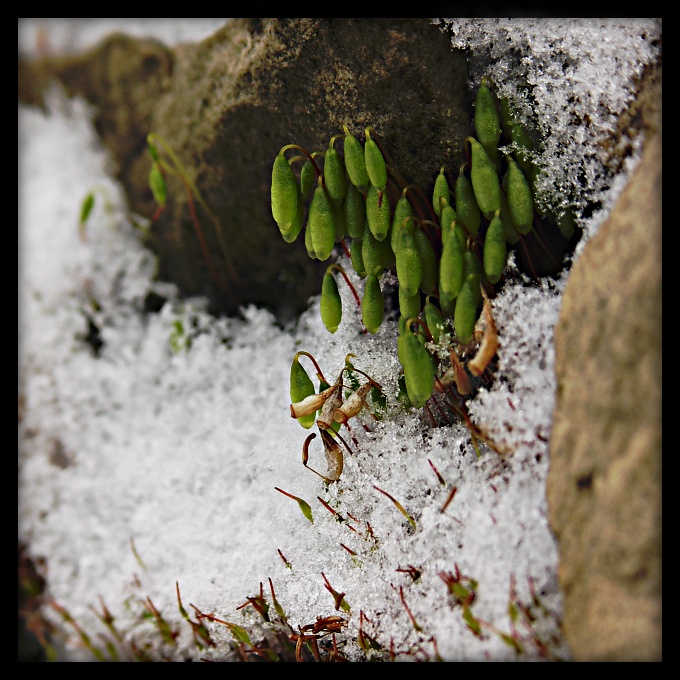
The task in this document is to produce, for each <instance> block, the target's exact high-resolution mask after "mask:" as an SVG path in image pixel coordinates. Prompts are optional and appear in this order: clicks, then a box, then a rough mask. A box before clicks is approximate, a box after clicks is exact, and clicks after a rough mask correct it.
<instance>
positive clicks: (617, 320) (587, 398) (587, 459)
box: [547, 75, 661, 661]
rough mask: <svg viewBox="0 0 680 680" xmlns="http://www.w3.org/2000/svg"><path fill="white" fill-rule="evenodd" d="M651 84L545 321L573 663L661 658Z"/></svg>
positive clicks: (554, 498)
mask: <svg viewBox="0 0 680 680" xmlns="http://www.w3.org/2000/svg"><path fill="white" fill-rule="evenodd" d="M660 82H661V81H660V75H659V77H658V82H656V81H652V82H651V84H650V85H649V86H648V87H647V89H646V90H645V91H644V92H643V95H642V96H641V97H640V98H639V101H643V102H644V101H646V105H645V113H644V114H643V125H642V127H643V128H644V130H645V132H646V139H645V145H644V150H643V155H642V159H641V160H640V162H639V165H638V167H637V168H636V169H635V171H634V174H633V175H632V177H631V179H630V181H629V183H628V185H627V186H626V188H625V189H624V191H623V192H622V194H621V195H620V197H619V199H618V201H617V204H616V206H615V208H614V210H613V211H612V212H611V214H610V216H609V218H608V219H607V220H606V222H605V223H604V224H603V225H602V226H601V227H600V229H599V231H598V232H597V234H596V235H595V236H594V237H593V238H592V239H591V240H590V241H589V242H588V243H587V244H586V246H585V248H584V250H583V253H582V255H581V256H580V258H579V259H578V260H577V261H576V263H575V265H574V267H573V270H572V271H571V273H570V276H569V280H568V282H567V286H566V290H565V294H564V299H563V303H562V309H561V312H560V318H559V321H558V324H557V326H556V330H555V352H556V373H557V383H558V388H557V399H556V408H555V416H554V423H553V432H552V439H551V469H550V473H549V478H548V490H547V491H548V505H549V517H550V522H551V525H552V527H553V529H554V531H555V533H556V535H557V538H558V540H559V547H560V569H559V579H560V584H561V586H562V589H563V593H564V608H565V609H564V634H565V637H566V638H567V640H568V642H569V644H570V646H571V648H572V652H573V656H574V659H575V660H577V661H656V660H660V659H661V122H660V120H661V119H660V110H661V109H660V101H661V99H660V93H661V88H660ZM650 93H651V94H650Z"/></svg>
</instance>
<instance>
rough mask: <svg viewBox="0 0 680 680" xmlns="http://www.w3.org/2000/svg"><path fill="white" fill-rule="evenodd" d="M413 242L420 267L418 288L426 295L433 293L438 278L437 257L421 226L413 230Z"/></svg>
mask: <svg viewBox="0 0 680 680" xmlns="http://www.w3.org/2000/svg"><path fill="white" fill-rule="evenodd" d="M414 242H415V246H416V250H417V251H418V255H419V256H420V264H421V269H422V277H421V280H420V290H422V291H423V293H425V294H426V295H427V294H428V293H434V291H435V290H436V288H437V280H438V278H439V258H438V257H437V253H435V251H434V248H433V247H432V244H431V243H430V239H429V238H428V237H427V234H426V233H425V232H424V231H423V229H422V228H418V229H416V230H415V235H414Z"/></svg>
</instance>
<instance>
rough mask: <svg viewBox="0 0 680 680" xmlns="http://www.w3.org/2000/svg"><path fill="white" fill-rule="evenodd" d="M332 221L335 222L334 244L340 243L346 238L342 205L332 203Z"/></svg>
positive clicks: (345, 221)
mask: <svg viewBox="0 0 680 680" xmlns="http://www.w3.org/2000/svg"><path fill="white" fill-rule="evenodd" d="M331 208H332V209H333V221H334V222H335V242H336V243H340V241H342V240H343V239H344V238H345V236H347V220H346V219H345V208H344V206H343V205H342V204H337V203H333V202H332V201H331Z"/></svg>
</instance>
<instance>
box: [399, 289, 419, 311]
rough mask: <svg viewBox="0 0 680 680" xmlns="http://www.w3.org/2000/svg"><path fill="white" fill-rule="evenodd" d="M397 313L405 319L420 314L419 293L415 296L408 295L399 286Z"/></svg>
mask: <svg viewBox="0 0 680 680" xmlns="http://www.w3.org/2000/svg"><path fill="white" fill-rule="evenodd" d="M399 313H400V314H401V315H402V317H404V318H405V319H410V318H411V317H412V316H418V315H419V314H420V291H418V292H416V293H415V295H409V294H408V293H407V292H406V290H405V289H404V288H402V287H401V286H399Z"/></svg>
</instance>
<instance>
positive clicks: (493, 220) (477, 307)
mask: <svg viewBox="0 0 680 680" xmlns="http://www.w3.org/2000/svg"><path fill="white" fill-rule="evenodd" d="M343 129H344V134H337V135H335V136H333V137H332V138H331V140H330V143H329V145H328V149H327V150H326V151H325V153H324V152H315V153H313V154H310V153H309V152H308V151H307V150H305V149H303V148H302V147H300V146H298V145H296V144H289V145H287V146H284V147H283V148H282V149H281V150H280V151H279V153H278V155H277V157H276V159H275V161H274V167H273V171H272V185H271V202H272V214H273V217H274V220H275V221H276V223H277V225H278V227H279V230H280V232H281V235H282V237H283V238H284V240H285V241H286V242H288V243H292V242H293V241H295V240H296V239H297V238H298V236H299V234H300V233H301V232H302V231H303V228H304V239H305V245H306V248H307V252H308V254H309V256H310V257H311V258H313V259H319V260H322V261H325V260H327V259H328V258H329V257H330V256H331V254H332V253H333V251H334V249H335V247H336V245H338V244H341V245H342V247H343V248H344V250H345V252H348V253H349V255H350V259H351V264H352V267H353V268H354V270H355V271H356V273H357V274H358V275H359V276H360V277H361V278H363V279H365V285H364V292H363V299H362V301H361V308H362V320H363V323H364V326H365V327H366V330H367V331H368V332H369V333H376V332H377V331H378V329H379V328H380V326H381V324H382V322H383V319H384V313H385V302H384V298H383V290H382V288H381V279H382V276H383V274H384V273H385V272H386V271H387V270H390V271H392V272H394V273H395V274H396V276H397V280H398V295H399V311H400V320H399V344H398V352H399V359H400V361H401V363H402V366H403V368H404V381H405V385H406V390H407V393H408V397H409V400H410V402H411V404H412V405H413V406H416V407H420V406H422V405H424V404H425V403H426V402H427V400H428V399H429V398H430V396H431V395H432V392H433V388H434V381H435V376H436V374H437V370H438V368H439V367H438V363H437V362H438V360H437V359H436V357H435V356H434V355H433V354H431V353H430V352H429V351H428V350H427V348H426V346H425V341H426V340H432V341H434V342H435V343H437V342H438V341H439V337H440V333H441V330H442V329H443V328H445V327H448V326H450V325H451V324H452V327H453V332H454V336H455V339H456V341H457V343H458V344H460V345H463V346H466V345H468V344H469V343H470V342H471V340H472V338H473V334H474V329H475V324H476V322H477V319H478V318H479V315H480V312H481V309H482V304H483V292H482V291H485V292H486V293H487V294H488V296H489V297H493V295H494V286H495V285H496V284H498V283H499V282H500V281H501V279H502V276H503V273H504V270H505V268H506V263H507V255H508V250H509V248H511V247H512V246H514V245H515V244H517V243H518V242H520V241H521V239H522V238H523V237H524V236H526V235H528V234H529V233H530V232H531V231H532V230H533V228H534V223H535V219H536V217H537V215H536V210H535V203H534V195H535V189H534V184H535V178H536V175H537V172H538V168H537V166H536V165H535V164H534V162H533V160H532V151H533V142H532V139H531V137H530V135H529V134H528V132H527V130H526V128H525V127H524V126H523V125H521V124H520V123H519V122H517V120H516V119H515V118H514V117H513V116H512V114H511V112H510V110H509V106H508V103H507V100H505V99H501V100H500V101H499V99H498V98H497V96H496V95H495V93H494V92H493V90H492V89H491V87H490V86H489V83H488V81H486V79H483V80H482V83H481V85H480V86H479V88H478V90H477V94H476V99H475V108H474V132H475V135H474V136H469V137H468V138H467V139H466V140H465V145H466V148H465V155H466V159H467V160H466V162H465V163H463V164H462V165H461V166H460V167H459V169H458V173H457V176H456V178H455V181H454V182H449V179H448V178H447V174H446V171H445V168H444V167H442V168H441V169H440V172H439V175H438V176H437V178H436V180H435V183H434V190H433V193H432V196H431V197H429V196H426V195H425V194H424V193H423V192H422V191H421V190H420V189H419V188H418V187H416V186H415V185H412V184H407V183H406V182H405V181H404V179H403V178H402V177H401V176H400V175H399V173H398V171H397V170H396V169H395V168H394V166H393V164H392V163H391V162H390V160H389V157H388V156H387V155H386V153H385V151H384V149H383V147H382V144H381V143H380V140H379V138H378V136H377V134H376V133H375V131H374V130H373V129H372V128H370V127H368V128H366V130H365V141H364V143H363V144H362V143H361V141H360V140H359V139H358V138H357V137H356V136H354V135H353V134H351V133H350V131H349V129H348V128H347V126H346V125H344V126H343ZM339 140H342V153H340V151H339V150H338V148H337V146H340V143H339ZM290 149H296V150H298V151H299V152H300V153H299V154H298V155H295V156H293V157H291V158H287V157H286V155H285V154H286V152H287V151H289V150H290ZM294 166H295V167H296V168H297V167H298V166H299V170H298V171H297V172H296V171H295V170H294V169H293V167H294ZM310 196H311V199H310ZM307 203H309V205H308V206H307ZM555 222H556V224H557V225H558V226H559V228H560V231H561V232H562V234H563V236H565V237H566V238H569V237H570V236H571V234H572V233H573V230H574V222H573V218H571V217H570V215H569V214H567V215H566V216H564V217H563V218H561V219H560V220H555ZM335 270H340V271H342V270H341V268H340V267H339V266H338V265H337V264H331V265H330V266H329V267H328V269H327V270H326V273H325V276H324V279H323V283H322V291H321V304H320V307H321V317H322V320H323V322H324V324H325V326H326V328H328V330H329V331H330V332H335V330H336V329H337V328H338V326H339V324H340V321H341V318H342V304H341V299H340V295H339V291H338V285H337V281H336V279H335V277H334V271H335ZM449 322H450V323H449Z"/></svg>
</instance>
